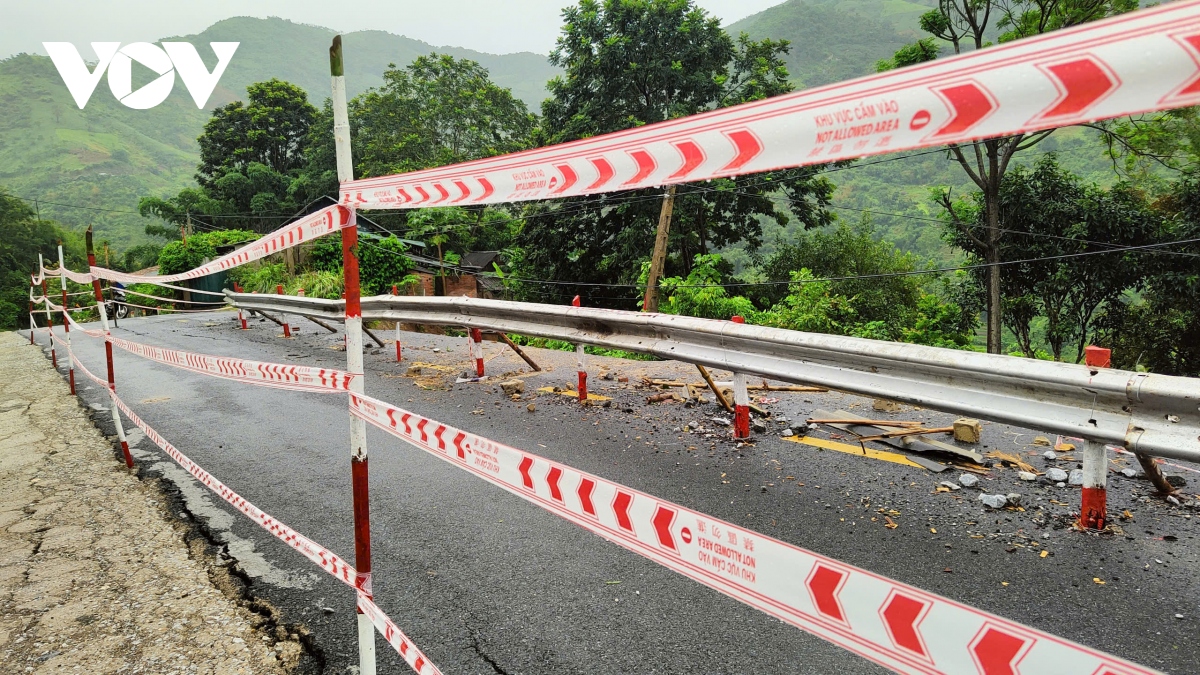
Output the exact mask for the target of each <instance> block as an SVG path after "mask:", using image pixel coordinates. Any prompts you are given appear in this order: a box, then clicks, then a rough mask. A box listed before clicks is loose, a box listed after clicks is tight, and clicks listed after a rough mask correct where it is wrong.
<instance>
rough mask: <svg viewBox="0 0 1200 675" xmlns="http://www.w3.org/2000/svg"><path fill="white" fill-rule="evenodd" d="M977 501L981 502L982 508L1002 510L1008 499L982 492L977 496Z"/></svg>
mask: <svg viewBox="0 0 1200 675" xmlns="http://www.w3.org/2000/svg"><path fill="white" fill-rule="evenodd" d="M979 501H981V502H983V505H984V506H986V507H988V508H992V509H1002V508H1004V507H1005V506H1008V497H1005V496H1004V495H993V494H988V493H986V492H982V493H980V494H979Z"/></svg>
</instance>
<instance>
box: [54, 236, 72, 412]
mask: <svg viewBox="0 0 1200 675" xmlns="http://www.w3.org/2000/svg"><path fill="white" fill-rule="evenodd" d="M65 269H67V268H66V266H65V265H64V264H63V250H62V244H61V243H60V244H59V245H58V278H59V281H61V282H62V308H63V316H62V324H63V333H65V334H66V336H67V379H68V381H69V382H70V383H71V395H72V396H74V395H75V359H73V358H71V322H70V321H69V320H68V319H67V275H66V273H65V272H64V271H63V270H65Z"/></svg>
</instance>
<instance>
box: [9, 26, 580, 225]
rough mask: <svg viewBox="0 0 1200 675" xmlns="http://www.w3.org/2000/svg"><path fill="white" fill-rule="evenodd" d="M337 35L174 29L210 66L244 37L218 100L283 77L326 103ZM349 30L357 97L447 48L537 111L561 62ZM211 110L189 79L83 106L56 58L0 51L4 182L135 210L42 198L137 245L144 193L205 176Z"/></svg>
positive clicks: (71, 219)
mask: <svg viewBox="0 0 1200 675" xmlns="http://www.w3.org/2000/svg"><path fill="white" fill-rule="evenodd" d="M333 35H334V31H332V30H330V29H328V28H321V27H317V26H309V25H304V24H297V23H293V22H291V21H286V20H283V19H278V18H272V19H251V18H234V19H227V20H225V21H221V22H218V23H216V24H213V25H212V26H211V27H209V28H208V29H207V30H205V31H203V32H201V33H199V34H198V35H186V36H180V37H177V38H164V39H166V40H171V39H177V40H184V41H189V42H192V43H194V44H196V45H197V46H198V49H199V51H200V53H201V55H202V57H203V56H205V55H206V54H207V55H208V57H209V58H208V59H206V63H207V65H208V66H209V67H210V68H211V67H212V65H213V59H212V58H211V53H210V52H209V51H208V48H207V44H206V43H208V42H218V41H232V42H240V43H241V46H240V47H239V48H238V51H237V53H236V54H235V55H234V57H233V61H232V62H231V63H230V65H229V68H228V70H227V71H226V72H225V74H224V76H222V78H221V81H220V86H219V87H218V88H217V90H216V91H215V92H214V93H213V95H212V97H211V98H210V99H209V101H208V106H209V108H210V109H211V108H213V107H216V106H219V105H223V104H225V103H228V102H230V101H233V100H238V99H242V98H244V97H245V91H246V86H247V85H249V84H251V83H253V82H257V81H262V80H268V79H270V78H272V77H277V78H280V79H284V80H288V81H290V82H293V83H296V84H298V85H300V86H301V87H303V88H304V89H306V90H307V91H308V93H309V98H310V100H311V101H312V102H313V104H314V105H316V106H318V107H319V106H320V104H321V102H322V101H323V100H324V99H325V98H326V97H327V96H328V94H329V58H328V48H329V42H330V40H331V39H332V37H333ZM343 41H344V44H345V49H346V66H347V68H346V71H347V72H346V75H347V77H346V79H347V82H348V86H349V89H350V91H349V93H350V95H351V96H353V95H355V94H358V93H360V92H362V91H363V90H365V89H367V88H368V87H372V86H377V85H379V84H381V83H382V75H383V71H384V70H385V68H386V67H387V65H388V64H389V63H396V64H397V65H401V66H402V65H405V64H407V63H409V62H411V61H412V60H413V59H414V58H416V57H417V56H419V55H421V54H428V53H430V52H433V51H437V52H440V53H447V54H452V55H454V56H456V57H459V58H469V59H473V60H476V61H478V62H479V63H480V64H482V65H483V66H484V67H485V68H488V69H489V70H490V71H491V76H492V78H493V79H494V80H495V81H496V82H497V83H498V84H500V85H502V86H505V87H509V88H511V89H512V90H513V93H514V94H515V95H516V96H517V97H518V98H521V99H523V100H524V101H525V102H526V103H527V104H529V105H530V107H531V108H532V109H535V110H536V108H537V105H538V104H539V103H540V102H541V99H542V98H543V97H544V96H545V89H544V87H545V83H546V81H547V80H549V79H550V78H551V77H552V76H553V75H554V74H555V73H556V72H557V70H556V69H555V68H554V67H553V66H551V65H550V64H549V63H548V62H547V61H546V59H545V57H544V56H539V55H536V54H529V53H520V54H507V55H502V56H497V55H493V54H484V53H481V52H475V51H471V50H468V49H461V48H457V47H435V46H432V45H429V44H426V43H424V42H420V41H419V40H413V39H410V38H406V37H402V36H399V35H392V34H390V33H385V32H382V31H361V32H356V33H349V34H347V35H345V36H344V37H343ZM79 47H80V48H81V53H82V54H83V55H84V58H87V57H88V56H89V55H91V51H90V48H88V47H86V46H83V45H80V46H79ZM140 68H141V67H140V66H139V65H137V64H136V63H135V71H134V86H135V87H137V86H139V85H140V84H141V83H144V82H147V81H149V71H144V72H140V73H139V72H138V70H136V69H140ZM139 76H141V78H140V79H139ZM208 118H209V110H198V109H197V108H196V106H195V104H194V103H193V102H192V101H191V98H190V97H189V96H188V94H187V92H186V91H185V89H184V87H183V86H182V85H180V84H179V83H178V82H177V83H176V87H175V91H174V93H173V94H172V95H171V97H170V98H169V99H167V101H165V102H164V103H162V104H161V105H159V106H157V107H156V108H153V109H150V110H130V109H128V108H126V107H124V106H122V105H121V104H120V103H118V102H117V101H116V100H115V99H114V98H113V97H112V95H111V94H110V93H109V91H108V87H107V85H106V84H105V83H104V82H101V84H100V85H99V86H98V87H97V88H96V91H95V93H94V94H93V95H92V98H91V100H90V101H89V102H88V104H87V106H86V107H85V108H84V109H83V110H79V108H78V107H76V105H75V103H74V101H73V100H72V99H71V95H70V93H69V92H68V91H67V88H66V87H65V86H64V85H63V83H62V80H61V79H60V77H59V75H58V72H57V71H56V70H55V68H54V64H53V63H51V61H50V59H49V58H47V57H44V56H37V55H29V54H22V55H18V56H14V57H12V58H9V59H5V60H3V61H0V185H3V186H4V187H6V188H7V189H9V190H11V191H12V193H14V194H16V195H20V196H28V197H37V198H38V199H39V200H40V201H42V202H61V203H67V204H73V205H88V206H91V207H93V208H95V209H111V210H116V211H125V212H129V213H113V212H111V211H106V210H93V211H87V210H82V209H77V208H64V207H59V206H54V205H52V204H42V203H39V204H38V208H39V210H40V212H41V215H42V217H45V218H52V219H54V220H57V221H58V222H61V223H63V224H65V225H67V226H68V227H72V228H76V229H82V228H84V227H86V226H87V225H88V224H92V225H94V226H95V227H96V230H97V232H98V233H99V236H100V238H101V239H107V240H109V241H110V242H112V244H113V246H114V247H116V248H119V249H124V248H128V247H129V246H132V245H134V244H136V243H139V242H142V241H145V239H146V237H145V234H144V231H143V230H144V227H145V224H146V220H145V219H144V218H142V217H141V216H139V215H137V214H136V213H134V212H136V210H137V202H138V198H139V197H143V196H146V195H158V196H163V195H168V194H174V193H176V192H178V191H179V189H181V188H183V187H186V186H187V185H189V184H191V183H192V182H193V181H192V174H193V173H194V172H195V169H196V163H197V161H198V160H199V149H198V147H197V145H196V138H197V137H198V136H199V135H200V133H201V131H202V130H203V127H204V123H205V122H206V121H207V120H208Z"/></svg>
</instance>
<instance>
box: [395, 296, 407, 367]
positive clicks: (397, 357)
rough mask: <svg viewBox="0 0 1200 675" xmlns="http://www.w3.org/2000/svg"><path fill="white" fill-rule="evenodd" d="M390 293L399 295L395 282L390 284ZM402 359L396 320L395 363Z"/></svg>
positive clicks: (398, 325) (398, 326) (398, 327)
mask: <svg viewBox="0 0 1200 675" xmlns="http://www.w3.org/2000/svg"><path fill="white" fill-rule="evenodd" d="M392 295H399V293H397V288H396V284H392ZM403 360H404V359H402V358H401V356H400V322H399V321H397V322H396V363H400V362H401V361H403Z"/></svg>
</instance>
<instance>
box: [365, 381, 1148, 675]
mask: <svg viewBox="0 0 1200 675" xmlns="http://www.w3.org/2000/svg"><path fill="white" fill-rule="evenodd" d="M350 412H351V414H353V415H356V416H358V417H360V418H362V419H364V420H366V421H367V422H369V423H371V424H373V425H375V426H376V427H379V428H380V429H383V430H384V431H387V432H389V433H391V434H392V435H394V436H396V437H397V438H400V439H401V440H403V441H406V442H408V443H410V444H412V445H414V446H416V447H418V448H420V449H422V450H425V451H426V452H429V453H431V454H433V455H435V456H437V457H439V458H441V459H443V460H445V461H447V462H450V463H451V464H454V465H455V466H458V467H460V468H463V469H466V470H467V471H470V472H471V473H474V474H475V475H477V476H479V477H480V478H483V479H484V480H486V481H488V482H490V483H492V484H494V485H497V486H499V487H501V488H503V489H505V490H507V491H509V492H511V493H513V494H515V495H517V496H519V497H522V498H523V499H526V500H527V501H529V502H531V503H533V504H535V505H537V506H540V507H541V508H543V509H546V510H547V511H550V512H552V513H554V514H556V515H558V516H561V517H562V518H565V519H566V520H569V521H571V522H573V523H575V524H576V525H579V526H581V527H583V528H585V529H587V530H589V531H591V532H594V533H596V534H598V535H600V536H602V537H604V538H605V539H608V540H609V541H613V542H615V543H617V544H619V545H620V546H623V547H625V548H627V549H629V550H631V551H633V552H635V553H638V554H640V555H643V556H645V557H647V558H649V559H651V560H653V561H655V562H657V563H659V564H661V565H664V566H666V567H669V568H671V569H673V570H675V571H676V572H679V573H680V574H683V575H684V576H686V577H688V578H690V579H693V580H695V581H698V582H700V583H702V584H704V585H706V586H709V587H711V588H713V589H716V590H718V591H720V592H722V593H724V594H726V595H728V596H730V597H732V598H735V599H737V600H740V601H742V602H744V603H746V604H748V605H750V606H752V607H755V608H757V609H759V610H762V611H763V612H766V613H767V614H770V615H772V616H774V617H776V618H778V619H780V620H782V621H785V622H787V623H790V624H792V625H793V626H796V627H797V628H800V629H802V630H805V631H808V632H810V633H812V634H814V635H817V636H819V637H821V638H823V639H825V640H828V641H830V642H832V643H834V644H836V645H838V646H840V647H842V648H844V649H847V650H849V651H851V652H854V653H855V654H858V655H860V656H862V657H864V658H866V659H869V660H871V661H874V662H876V663H879V664H880V665H883V666H885V667H887V668H891V669H893V670H895V671H897V672H901V673H956V674H957V673H984V674H988V675H990V674H993V673H996V674H999V673H1017V672H1020V673H1022V674H1023V675H1031V674H1033V673H1045V674H1047V675H1049V674H1051V673H1052V674H1054V675H1133V674H1135V673H1137V674H1146V673H1152V672H1154V671H1152V670H1149V669H1147V668H1144V667H1141V666H1138V665H1135V664H1132V663H1129V662H1127V661H1123V660H1121V659H1118V658H1116V657H1113V656H1109V655H1107V654H1104V653H1103V652H1100V651H1097V650H1094V649H1091V648H1088V647H1084V646H1082V645H1078V644H1075V643H1072V642H1070V641H1068V640H1064V639H1062V638H1059V637H1055V636H1053V635H1050V634H1048V633H1044V632H1042V631H1039V630H1035V629H1032V628H1028V627H1026V626H1022V625H1021V624H1018V623H1015V622H1013V621H1009V620H1007V619H1003V618H1001V617H998V616H995V615H992V614H989V613H987V612H983V611H980V610H977V609H973V608H971V607H968V606H966V605H963V604H961V603H957V602H954V601H951V600H947V599H946V598H942V597H940V596H937V595H934V594H932V593H927V592H925V591H922V590H920V589H917V588H913V587H911V586H908V585H905V584H901V583H899V582H896V581H892V580H891V579H887V578H885V577H882V576H879V575H877V574H873V573H871V572H868V571H866V570H862V569H859V568H856V567H853V566H850V565H847V564H845V563H842V562H839V561H837V560H834V559H832V558H826V557H824V556H821V555H818V554H816V553H813V552H811V551H806V550H804V549H801V548H799V547H796V546H792V545H791V544H788V543H786V542H782V541H779V540H777V539H772V538H771V537H767V536H764V535H761V534H759V533H757V532H752V531H750V530H747V529H744V528H741V527H738V526H736V525H733V524H731V523H726V522H724V521H720V520H717V519H715V518H712V517H710V516H707V515H705V514H703V513H699V512H696V511H692V510H690V509H687V508H684V507H682V506H679V505H677V504H673V503H671V502H667V501H663V500H661V499H657V498H655V497H652V496H650V495H647V494H645V493H642V492H638V491H637V490H631V489H629V488H627V487H624V486H622V485H618V484H616V483H613V482H611V481H607V480H604V479H603V478H599V477H597V476H593V475H590V474H586V473H583V472H581V471H577V470H575V469H572V468H570V467H568V466H565V465H562V464H559V463H557V462H552V461H550V460H547V459H544V458H542V457H539V456H537V455H533V454H530V453H527V452H524V451H522V450H518V449H516V448H512V447H509V446H506V445H502V444H500V443H496V442H494V441H490V440H488V439H486V438H482V437H480V436H477V435H475V434H471V433H467V432H464V431H460V430H458V429H455V428H453V427H449V426H447V425H444V424H441V423H439V422H436V421H434V420H431V419H429V418H427V417H423V416H421V415H417V414H416V413H412V412H409V411H407V410H404V409H402V408H398V407H396V406H393V405H391V404H389V403H385V402H383V401H379V400H377V399H373V398H370V397H368V396H363V395H359V394H350Z"/></svg>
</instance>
